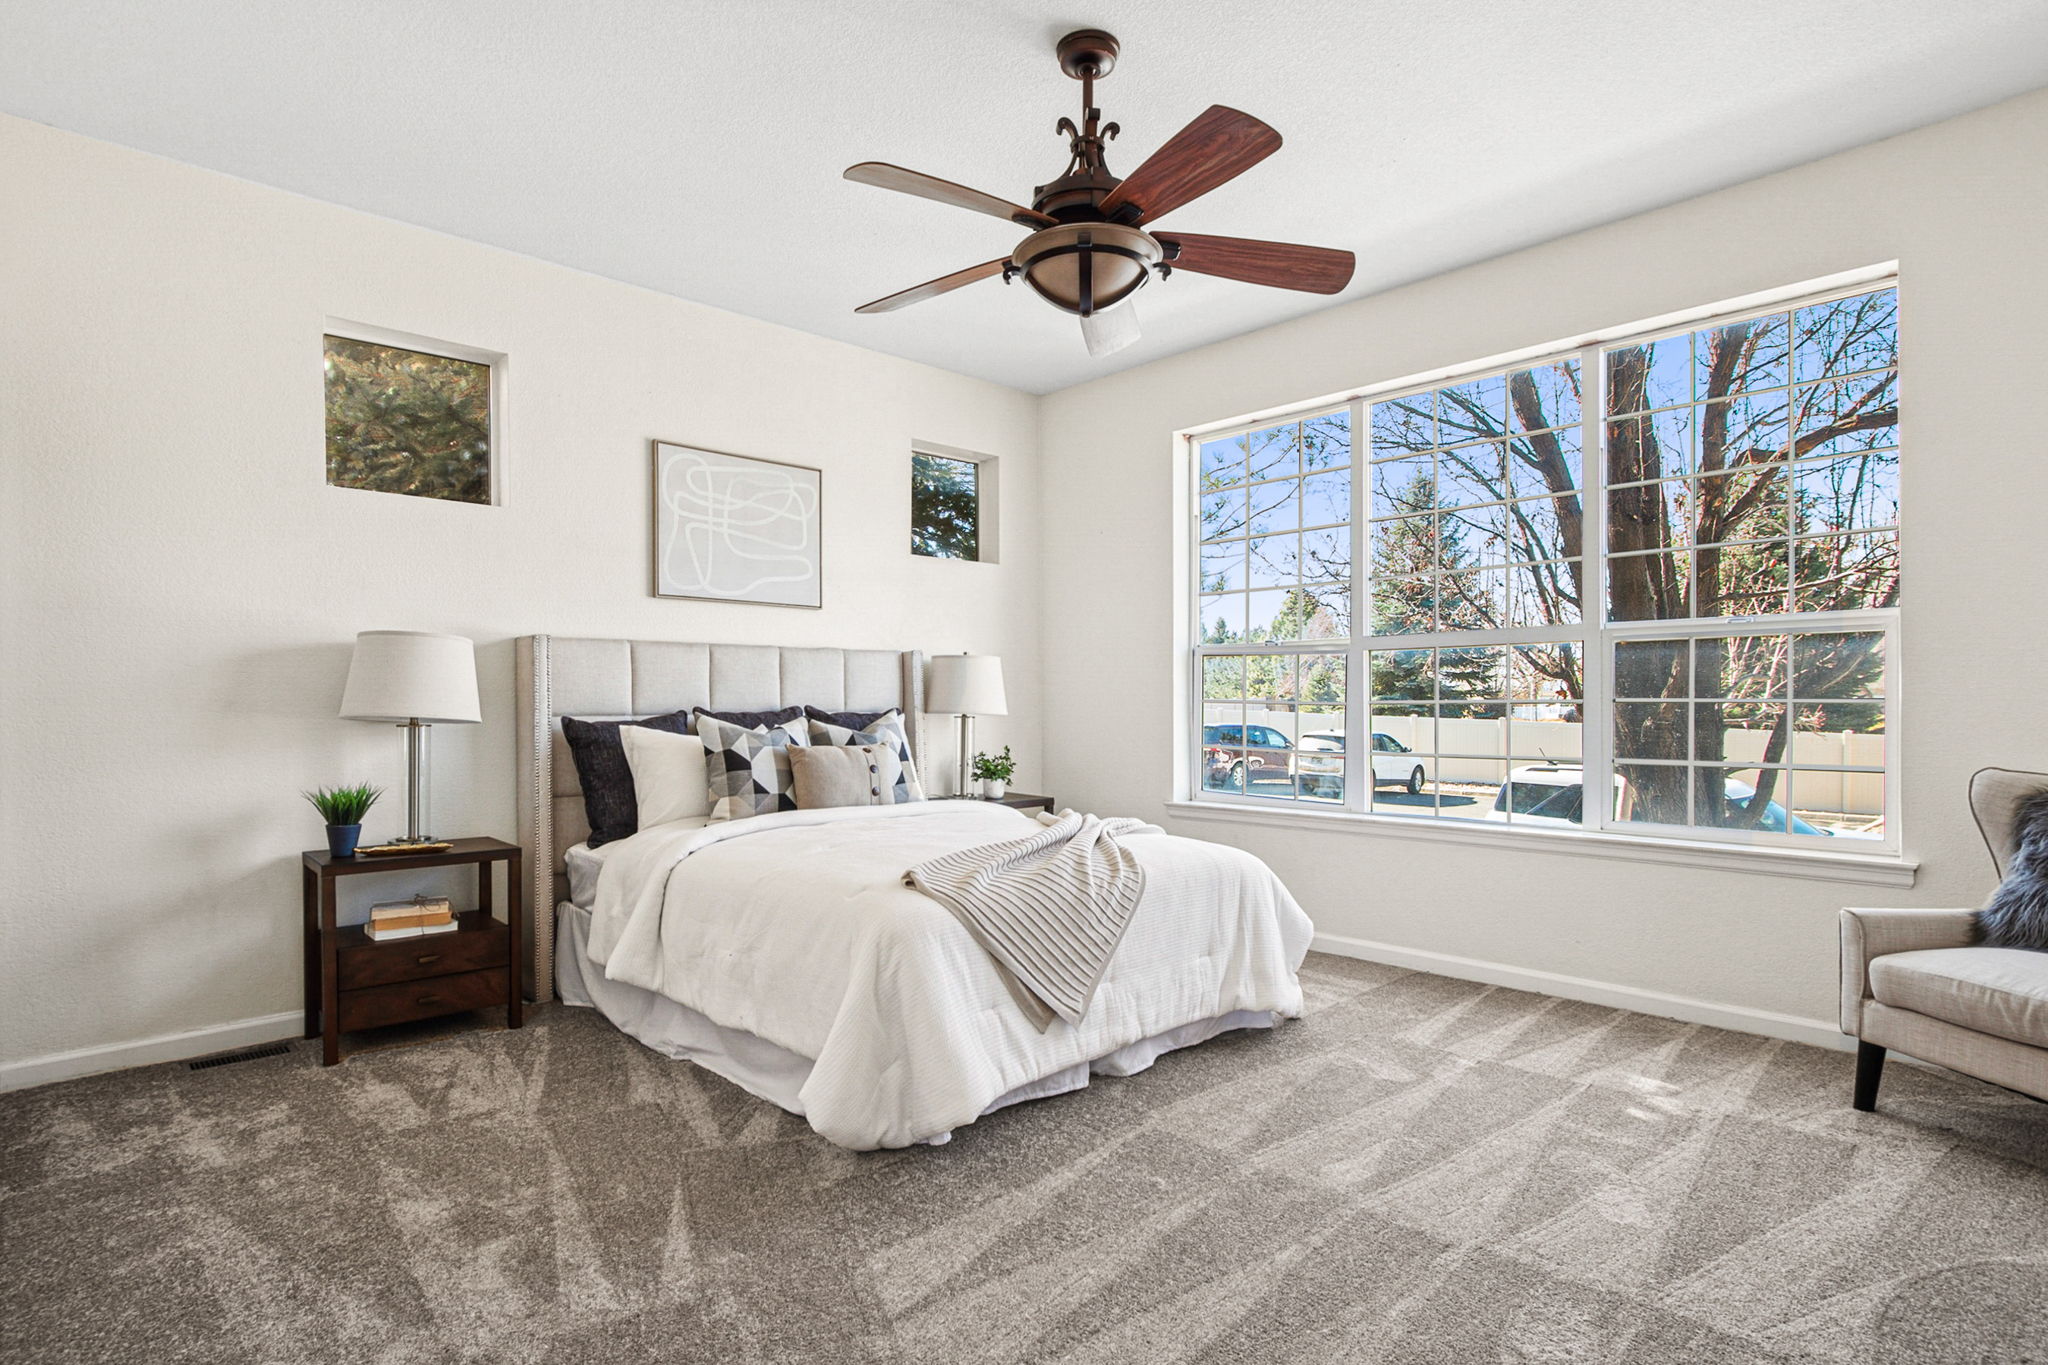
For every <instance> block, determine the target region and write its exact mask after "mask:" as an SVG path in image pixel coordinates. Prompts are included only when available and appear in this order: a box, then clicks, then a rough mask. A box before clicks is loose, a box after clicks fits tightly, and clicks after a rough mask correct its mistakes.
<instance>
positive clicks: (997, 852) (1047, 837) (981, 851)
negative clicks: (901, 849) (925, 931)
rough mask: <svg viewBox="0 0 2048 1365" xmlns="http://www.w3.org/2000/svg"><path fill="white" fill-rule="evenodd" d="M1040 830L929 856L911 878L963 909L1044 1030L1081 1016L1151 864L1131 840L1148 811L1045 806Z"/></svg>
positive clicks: (971, 929) (960, 913) (1142, 829)
mask: <svg viewBox="0 0 2048 1365" xmlns="http://www.w3.org/2000/svg"><path fill="white" fill-rule="evenodd" d="M1038 819H1039V822H1040V823H1041V824H1042V825H1043V826H1044V828H1043V829H1041V830H1039V831H1038V832H1037V833H1036V834H1032V835H1029V836H1027V837H1025V838H1022V839H1011V840H1008V841H1006V842H1004V843H1000V844H983V845H981V846H980V847H978V848H964V849H961V850H960V851H959V852H958V853H949V854H946V855H945V856H944V857H941V858H933V859H931V860H929V861H927V862H922V863H919V864H918V865H917V866H916V867H913V868H911V869H910V870H909V871H908V872H906V873H904V874H903V880H904V881H905V882H906V883H908V884H909V885H911V886H913V887H915V888H917V889H918V890H919V891H922V892H924V894H925V895H927V896H930V897H931V898H932V899H933V900H935V901H937V902H938V903H939V904H941V905H943V906H945V907H946V908H947V909H948V910H950V911H952V912H953V915H954V917H955V918H956V919H958V920H959V921H960V922H961V923H962V924H964V925H966V926H967V932H968V933H970V934H972V935H974V941H975V942H977V943H979V944H980V945H981V946H982V947H983V948H984V949H985V950H986V951H987V952H988V955H989V956H990V957H992V958H994V959H995V963H996V970H997V971H998V972H999V973H1000V974H1001V975H1002V978H1003V984H1004V985H1005V986H1007V987H1008V988H1009V991H1010V995H1011V997H1012V998H1013V999H1015V1000H1016V1002H1017V1005H1018V1007H1019V1008H1021V1009H1022V1010H1023V1011H1024V1014H1025V1017H1027V1018H1028V1019H1030V1020H1031V1023H1032V1026H1033V1027H1034V1028H1036V1029H1037V1030H1038V1031H1039V1032H1040V1033H1043V1032H1045V1031H1046V1029H1048V1028H1050V1027H1051V1026H1052V1021H1053V1020H1054V1019H1055V1018H1058V1019H1064V1020H1066V1021H1067V1022H1068V1023H1069V1024H1078V1023H1080V1022H1081V1016H1082V1015H1083V1014H1086V1013H1087V1011H1088V1005H1089V1002H1090V1001H1092V1000H1094V998H1095V989H1096V987H1097V986H1099V985H1101V984H1102V974H1103V973H1104V972H1106V971H1108V970H1109V960H1110V958H1111V957H1113V956H1114V955H1115V953H1116V946H1117V944H1118V943H1120V942H1122V941H1123V936H1124V930H1125V929H1126V928H1128V927H1129V926H1130V923H1131V916H1132V915H1134V914H1136V913H1137V909H1138V898H1139V897H1140V896H1142V895H1143V894H1144V892H1145V870H1144V869H1143V868H1142V867H1140V866H1138V860H1137V859H1136V858H1135V857H1133V856H1132V855H1131V851H1130V850H1129V849H1127V848H1125V847H1124V846H1123V844H1122V842H1121V840H1123V839H1125V838H1128V837H1129V836H1131V835H1134V834H1163V833H1164V832H1165V831H1163V830H1161V829H1160V828H1159V827H1158V826H1156V825H1148V824H1146V823H1145V822H1144V821H1142V820H1132V819H1125V818H1117V819H1113V820H1103V819H1100V818H1098V817H1097V816H1093V815H1082V814H1079V813H1078V812H1075V811H1071V810H1067V811H1061V812H1060V813H1059V815H1058V816H1056V817H1055V816H1051V815H1041V816H1039V817H1038Z"/></svg>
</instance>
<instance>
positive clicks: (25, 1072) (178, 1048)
mask: <svg viewBox="0 0 2048 1365" xmlns="http://www.w3.org/2000/svg"><path fill="white" fill-rule="evenodd" d="M305 1024H306V1015H305V1011H303V1010H292V1011H291V1012H290V1013H287V1014H266V1015H262V1016H261V1017H259V1018H255V1019H237V1020H235V1021H234V1022H233V1023H228V1024H214V1025H212V1026H210V1027H207V1028H196V1029H189V1030H187V1031H186V1032H184V1033H164V1034H159V1035H158V1036H156V1037H154V1038H138V1039H136V1040H135V1041H134V1042H131V1043H107V1044H104V1045H102V1046H100V1047H82V1048H78V1049H77V1050H75V1051H72V1052H53V1053H51V1054H50V1055H49V1056H47V1057H30V1058H28V1059H27V1060H26V1061H20V1062H8V1063H6V1064H5V1065H0V1091H4V1090H26V1089H28V1087H30V1086H32V1085H48V1084H50V1083H51V1082H52V1081H68V1080H74V1079H76V1078H77V1077H79V1076H97V1075H98V1074H100V1073H101V1072H102V1071H125V1070H127V1069H128V1068H129V1067H131V1066H151V1065H153V1064H155V1063H157V1062H181V1061H184V1060H185V1059H186V1058H188V1057H204V1056H207V1055H208V1054H210V1053H214V1052H228V1051H231V1050H232V1049H234V1048H238V1047H254V1046H256V1045H257V1044H259V1043H274V1042H277V1041H279V1040H280V1039H284V1038H296V1037H298V1036H299V1035H300V1034H301V1033H302V1032H303V1031H304V1029H305Z"/></svg>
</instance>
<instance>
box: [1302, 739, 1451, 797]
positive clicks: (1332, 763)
mask: <svg viewBox="0 0 2048 1365" xmlns="http://www.w3.org/2000/svg"><path fill="white" fill-rule="evenodd" d="M1295 751H1296V753H1297V754H1298V755H1299V757H1297V758H1296V759H1295V771H1296V772H1298V773H1299V774H1300V775H1301V789H1302V792H1303V793H1304V794H1305V795H1310V796H1327V797H1329V798H1331V799H1332V800H1335V799H1336V798H1338V797H1341V796H1342V795H1343V794H1344V732H1343V731H1342V730H1311V731H1309V732H1308V733H1307V734H1305V735H1303V736H1302V737H1301V743H1299V744H1298V745H1296V746H1295ZM1312 780H1313V781H1314V783H1315V786H1314V787H1313V788H1312V787H1311V786H1310V785H1309V784H1310V782H1311V781H1312ZM1428 780H1429V774H1428V773H1426V772H1424V771H1423V768H1422V760H1421V759H1419V758H1417V757H1415V753H1414V751H1413V750H1412V749H1410V748H1409V747H1408V746H1407V745H1405V744H1403V743H1402V742H1401V741H1400V740H1398V739H1395V738H1394V737H1393V736H1392V735H1387V734H1381V733H1379V732H1378V731H1374V732H1373V736H1372V784H1373V786H1374V787H1401V788H1404V789H1405V790H1406V791H1407V792H1408V793H1409V795H1411V796H1414V795H1419V794H1420V793H1421V791H1422V784H1423V783H1424V782H1426V781H1428Z"/></svg>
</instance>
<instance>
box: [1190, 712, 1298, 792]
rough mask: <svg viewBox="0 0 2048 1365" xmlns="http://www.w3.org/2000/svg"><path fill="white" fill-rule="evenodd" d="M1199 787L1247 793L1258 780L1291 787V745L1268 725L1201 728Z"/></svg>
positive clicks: (1292, 755) (1208, 726)
mask: <svg viewBox="0 0 2048 1365" xmlns="http://www.w3.org/2000/svg"><path fill="white" fill-rule="evenodd" d="M1202 769H1203V771H1202V785H1203V786H1204V787H1207V788H1208V789H1209V790H1210V791H1232V792H1241V791H1249V790H1251V788H1252V787H1253V786H1256V785H1257V784H1258V783H1259V782H1260V781H1265V782H1266V783H1267V784H1268V785H1269V786H1271V785H1272V784H1273V783H1274V782H1275V781H1276V780H1277V781H1280V782H1284V783H1285V784H1286V785H1287V787H1288V789H1289V790H1292V789H1293V786H1294V745H1293V744H1292V743H1291V742H1290V741H1289V740H1288V738H1287V736H1285V735H1283V734H1281V733H1280V732H1279V731H1278V730H1275V729H1274V728H1273V727H1272V726H1270V725H1204V726H1203V727H1202Z"/></svg>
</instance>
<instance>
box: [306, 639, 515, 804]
mask: <svg viewBox="0 0 2048 1365" xmlns="http://www.w3.org/2000/svg"><path fill="white" fill-rule="evenodd" d="M341 716H342V719H343V720H380V721H384V722H387V723H389V724H392V725H396V726H398V728H399V729H401V730H403V731H405V839H404V840H403V842H405V843H409V844H419V843H429V842H431V837H430V836H429V835H428V834H427V832H426V823H427V784H428V775H427V732H428V730H429V729H430V728H431V727H432V726H435V725H449V724H475V723H476V722H477V721H480V720H482V719H483V713H482V711H481V710H480V709H479V707H478V705H477V696H476V646H475V645H474V644H473V643H471V642H470V641H469V640H468V639H467V638H465V637H463V636H460V635H436V634H434V633H432V632H430V631H424V630H366V631H363V632H362V633H361V634H359V635H357V636H356V652H355V657H354V658H353V659H351V660H350V661H349V666H348V686H347V687H345V688H343V689H342V693H341Z"/></svg>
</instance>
